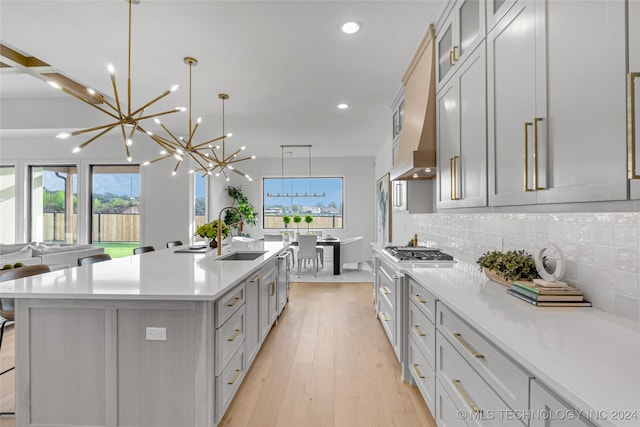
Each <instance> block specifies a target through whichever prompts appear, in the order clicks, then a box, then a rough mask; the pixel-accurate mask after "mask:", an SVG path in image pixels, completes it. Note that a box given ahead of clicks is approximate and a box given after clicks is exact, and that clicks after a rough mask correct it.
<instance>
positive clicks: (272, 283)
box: [269, 282, 276, 296]
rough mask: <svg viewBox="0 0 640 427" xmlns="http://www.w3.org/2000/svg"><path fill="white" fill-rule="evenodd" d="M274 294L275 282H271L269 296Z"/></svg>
mask: <svg viewBox="0 0 640 427" xmlns="http://www.w3.org/2000/svg"><path fill="white" fill-rule="evenodd" d="M275 294H276V282H271V294H270V295H269V296H274V295H275Z"/></svg>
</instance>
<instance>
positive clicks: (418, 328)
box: [413, 325, 426, 337]
mask: <svg viewBox="0 0 640 427" xmlns="http://www.w3.org/2000/svg"><path fill="white" fill-rule="evenodd" d="M413 330H414V331H416V334H418V336H420V337H424V336H426V335H425V333H424V332H422V329H420V326H418V325H413Z"/></svg>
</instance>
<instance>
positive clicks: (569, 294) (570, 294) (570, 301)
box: [507, 280, 591, 307]
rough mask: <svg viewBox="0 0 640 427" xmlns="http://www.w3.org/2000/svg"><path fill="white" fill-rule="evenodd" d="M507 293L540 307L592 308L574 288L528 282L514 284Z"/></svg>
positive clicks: (522, 281) (521, 281) (520, 281)
mask: <svg viewBox="0 0 640 427" xmlns="http://www.w3.org/2000/svg"><path fill="white" fill-rule="evenodd" d="M507 293H508V294H509V295H512V296H514V297H516V298H519V299H521V300H523V301H526V302H528V303H529V304H533V305H537V306H538V307H591V303H590V302H589V301H585V300H584V295H583V294H582V292H581V291H580V289H578V288H574V287H573V286H568V285H563V286H553V284H547V285H545V286H543V285H539V284H537V283H533V282H530V281H527V280H519V281H516V282H513V284H512V285H511V287H510V288H509V289H507Z"/></svg>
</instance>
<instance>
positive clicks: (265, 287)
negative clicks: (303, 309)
mask: <svg viewBox="0 0 640 427" xmlns="http://www.w3.org/2000/svg"><path fill="white" fill-rule="evenodd" d="M275 284H276V272H275V270H273V271H270V272H268V273H266V274H265V275H263V276H262V277H260V341H264V339H265V338H266V336H267V335H268V334H269V331H270V330H271V325H273V321H274V320H275V314H276V313H275V306H276V297H275V291H274V290H275Z"/></svg>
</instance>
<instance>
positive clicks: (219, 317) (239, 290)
mask: <svg viewBox="0 0 640 427" xmlns="http://www.w3.org/2000/svg"><path fill="white" fill-rule="evenodd" d="M244 301H245V284H244V282H243V283H241V284H239V285H238V286H236V287H235V288H233V289H232V290H230V291H229V292H227V293H226V294H224V295H223V296H222V297H221V298H220V299H219V300H217V301H216V328H219V327H220V326H222V324H223V323H224V322H226V321H227V319H228V318H229V317H230V316H231V315H232V314H233V313H234V312H235V311H236V310H237V309H238V308H240V306H242V304H244Z"/></svg>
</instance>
